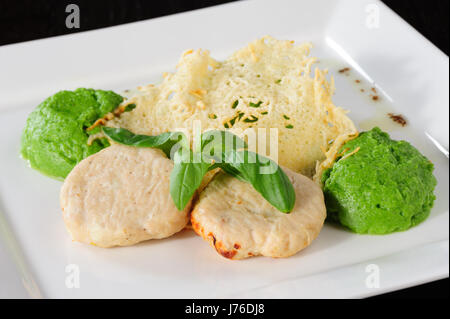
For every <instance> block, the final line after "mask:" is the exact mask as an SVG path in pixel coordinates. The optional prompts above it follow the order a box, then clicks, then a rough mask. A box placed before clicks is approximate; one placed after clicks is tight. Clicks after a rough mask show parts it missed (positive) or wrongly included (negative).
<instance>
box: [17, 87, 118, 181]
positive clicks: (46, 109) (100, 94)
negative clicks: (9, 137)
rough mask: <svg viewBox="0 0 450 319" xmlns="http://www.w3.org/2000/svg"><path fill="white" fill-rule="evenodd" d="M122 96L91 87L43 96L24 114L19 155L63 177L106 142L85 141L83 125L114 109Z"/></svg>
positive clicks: (84, 126) (51, 173)
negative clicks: (25, 121)
mask: <svg viewBox="0 0 450 319" xmlns="http://www.w3.org/2000/svg"><path fill="white" fill-rule="evenodd" d="M122 101H123V98H122V97H121V96H120V95H118V94H116V93H114V92H112V91H102V90H94V89H77V90H75V91H73V92H72V91H61V92H58V93H56V94H55V95H53V96H51V97H49V98H47V99H46V100H45V101H44V102H42V103H41V104H40V105H39V106H38V107H37V108H36V109H35V110H34V111H33V112H32V113H31V114H30V115H29V117H28V119H27V123H26V126H25V128H24V131H23V134H22V147H21V153H22V156H23V157H24V158H25V159H27V160H28V161H29V163H30V165H31V167H33V168H35V169H37V170H39V171H41V172H42V173H44V174H46V175H49V176H51V177H55V178H59V179H64V178H65V177H66V176H67V174H69V172H70V171H71V170H72V168H73V167H74V166H75V165H76V164H77V163H78V162H80V161H81V160H82V159H84V158H86V157H88V156H89V155H91V154H94V153H96V152H98V151H100V150H101V149H103V148H104V147H106V146H108V145H109V143H108V141H107V140H106V139H97V140H94V141H93V142H92V144H91V145H88V144H87V140H88V137H89V134H93V133H96V132H98V131H99V130H98V129H97V130H95V129H94V130H92V131H91V132H89V133H88V132H87V131H86V128H88V127H90V126H91V125H92V124H94V122H95V121H96V120H97V119H98V118H101V117H103V116H104V115H105V114H106V113H109V112H111V111H112V110H114V109H115V108H116V107H117V106H118V105H119V104H120V103H121V102H122Z"/></svg>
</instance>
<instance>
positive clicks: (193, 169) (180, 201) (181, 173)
mask: <svg viewBox="0 0 450 319" xmlns="http://www.w3.org/2000/svg"><path fill="white" fill-rule="evenodd" d="M195 155H196V154H194V153H193V152H192V150H191V149H189V148H179V149H178V151H176V152H175V153H174V156H173V161H174V167H173V170H172V172H171V174H170V196H171V197H172V199H173V202H174V203H175V206H176V207H177V208H178V210H183V209H184V208H185V207H186V205H187V203H188V202H189V201H190V199H191V198H192V196H193V195H194V193H195V191H196V190H197V189H198V188H199V186H200V183H201V182H202V179H203V177H204V176H205V174H206V173H207V172H208V168H209V166H210V165H211V164H209V163H205V162H202V161H200V162H197V161H195V160H194V159H196V157H195Z"/></svg>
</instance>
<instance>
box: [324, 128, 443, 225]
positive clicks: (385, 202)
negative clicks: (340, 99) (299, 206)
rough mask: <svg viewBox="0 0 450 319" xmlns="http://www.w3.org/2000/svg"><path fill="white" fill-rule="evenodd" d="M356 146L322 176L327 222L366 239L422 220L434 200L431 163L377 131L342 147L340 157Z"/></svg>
mask: <svg viewBox="0 0 450 319" xmlns="http://www.w3.org/2000/svg"><path fill="white" fill-rule="evenodd" d="M357 147H360V149H359V151H358V152H356V153H355V154H353V155H351V156H349V157H347V158H345V159H342V160H340V159H338V160H337V162H336V163H335V164H334V166H333V167H332V168H330V169H328V170H326V171H325V172H324V174H323V175H322V182H323V184H324V189H323V190H324V194H325V202H326V205H327V212H328V217H329V219H331V220H334V221H337V222H340V223H341V224H342V225H344V226H346V227H348V228H349V229H351V230H352V231H354V232H356V233H368V234H387V233H391V232H395V231H403V230H406V229H408V228H410V227H412V226H415V225H417V224H419V223H421V222H422V221H424V220H425V219H426V218H427V217H428V215H429V214H430V210H431V207H432V206H433V202H434V200H435V196H434V194H433V190H434V187H435V186H436V179H435V177H434V176H433V164H432V163H431V162H430V161H429V160H428V159H427V158H426V157H425V156H423V155H422V154H421V153H420V152H419V151H418V150H417V149H416V148H414V147H413V146H412V145H411V144H409V143H408V142H406V141H394V140H391V139H390V137H389V135H388V134H387V133H384V132H382V131H381V130H380V129H379V128H377V127H376V128H374V129H372V130H370V131H368V132H364V133H361V134H360V135H359V136H358V137H357V138H356V139H354V140H351V141H349V142H347V143H346V144H345V145H343V146H342V148H341V152H342V151H343V150H346V149H348V150H346V151H345V153H347V154H348V153H349V152H351V151H353V150H355V149H356V148H357ZM345 153H344V154H345Z"/></svg>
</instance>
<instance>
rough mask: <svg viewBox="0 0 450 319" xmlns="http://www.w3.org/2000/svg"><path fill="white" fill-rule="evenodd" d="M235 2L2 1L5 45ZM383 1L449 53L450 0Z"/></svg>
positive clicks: (445, 286) (430, 288) (445, 290)
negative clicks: (73, 11)
mask: <svg viewBox="0 0 450 319" xmlns="http://www.w3.org/2000/svg"><path fill="white" fill-rule="evenodd" d="M232 1H233V0H228V1H223V0H159V1H150V0H70V1H66V0H46V1H37V0H9V1H6V0H0V45H5V44H11V43H16V42H22V41H29V40H34V39H40V38H46V37H51V36H56V35H62V34H68V33H74V32H81V31H87V30H92V29H97V28H103V27H108V26H113V25H118V24H123V23H128V22H133V21H138V20H144V19H150V18H155V17H160V16H164V15H169V14H173V13H178V12H183V11H188V10H193V9H197V8H203V7H208V6H213V5H219V4H223V3H227V2H232ZM311 1H313V0H311ZM383 2H384V3H385V4H387V5H388V6H389V7H390V8H391V9H393V10H394V11H395V12H397V13H398V14H399V15H400V16H401V17H402V18H403V19H404V20H406V21H407V22H408V23H409V24H411V25H412V26H413V27H414V28H416V29H417V30H418V31H419V32H420V33H422V34H423V35H424V36H425V37H426V38H428V39H429V40H430V41H431V42H432V43H433V44H434V45H436V46H437V47H438V48H439V49H441V50H442V51H443V52H444V53H445V54H447V55H448V45H449V25H448V21H449V14H448V11H449V1H448V0H428V1H427V0H384V1H383ZM70 3H75V4H77V5H78V6H79V7H80V12H81V15H80V16H81V19H80V20H81V23H80V24H81V26H80V28H79V29H67V28H66V26H65V18H66V16H67V14H66V13H65V8H66V6H67V5H68V4H70ZM0 74H1V70H0ZM448 296H449V281H448V279H445V280H439V281H436V282H433V283H429V284H425V285H421V286H417V287H414V288H409V289H404V290H400V291H397V292H393V293H389V294H385V295H381V296H378V297H375V298H410V297H412V298H436V297H438V298H439V297H441V298H442V297H443V298H448Z"/></svg>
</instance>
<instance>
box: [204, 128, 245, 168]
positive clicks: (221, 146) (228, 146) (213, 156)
mask: <svg viewBox="0 0 450 319" xmlns="http://www.w3.org/2000/svg"><path fill="white" fill-rule="evenodd" d="M247 147H248V146H247V143H245V141H244V140H243V139H241V138H240V137H239V136H237V135H234V134H233V133H230V132H228V131H220V130H211V131H207V132H205V133H203V134H202V142H201V151H202V158H203V161H204V162H208V163H209V162H211V161H212V160H214V162H219V163H220V162H222V161H223V154H225V153H226V152H227V151H231V150H240V149H244V148H247Z"/></svg>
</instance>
